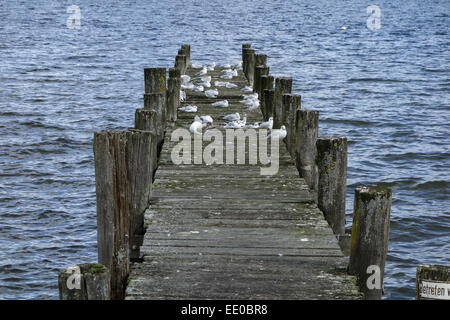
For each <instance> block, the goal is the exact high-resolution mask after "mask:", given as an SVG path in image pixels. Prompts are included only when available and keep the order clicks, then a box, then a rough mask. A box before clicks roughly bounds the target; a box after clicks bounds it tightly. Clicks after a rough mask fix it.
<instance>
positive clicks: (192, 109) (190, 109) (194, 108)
mask: <svg viewBox="0 0 450 320" xmlns="http://www.w3.org/2000/svg"><path fill="white" fill-rule="evenodd" d="M178 110H180V111H184V112H197V106H191V105H188V106H184V107H181V108H178Z"/></svg>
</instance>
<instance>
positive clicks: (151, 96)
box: [144, 92, 166, 157]
mask: <svg viewBox="0 0 450 320" xmlns="http://www.w3.org/2000/svg"><path fill="white" fill-rule="evenodd" d="M144 109H146V110H153V111H155V116H154V117H155V118H154V124H155V126H156V128H155V130H156V136H157V143H158V157H159V154H160V152H161V149H162V144H163V142H164V134H165V129H166V126H165V124H166V92H159V93H146V94H144Z"/></svg>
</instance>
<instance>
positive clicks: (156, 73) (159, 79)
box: [144, 68, 166, 93]
mask: <svg viewBox="0 0 450 320" xmlns="http://www.w3.org/2000/svg"><path fill="white" fill-rule="evenodd" d="M144 80H145V93H155V92H163V91H166V69H165V68H145V69H144Z"/></svg>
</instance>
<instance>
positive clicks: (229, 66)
mask: <svg viewBox="0 0 450 320" xmlns="http://www.w3.org/2000/svg"><path fill="white" fill-rule="evenodd" d="M223 68H224V69H231V65H230V64H228V63H227V64H225V65H224V66H223Z"/></svg>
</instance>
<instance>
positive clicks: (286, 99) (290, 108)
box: [281, 93, 301, 158]
mask: <svg viewBox="0 0 450 320" xmlns="http://www.w3.org/2000/svg"><path fill="white" fill-rule="evenodd" d="M300 103H301V97H300V96H299V95H296V94H291V93H284V94H283V95H282V103H281V105H282V108H281V115H282V121H281V125H285V126H286V131H287V135H286V138H285V139H284V141H285V142H286V145H287V150H288V151H289V154H290V155H291V157H292V158H294V147H295V113H296V111H297V110H298V109H300Z"/></svg>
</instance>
